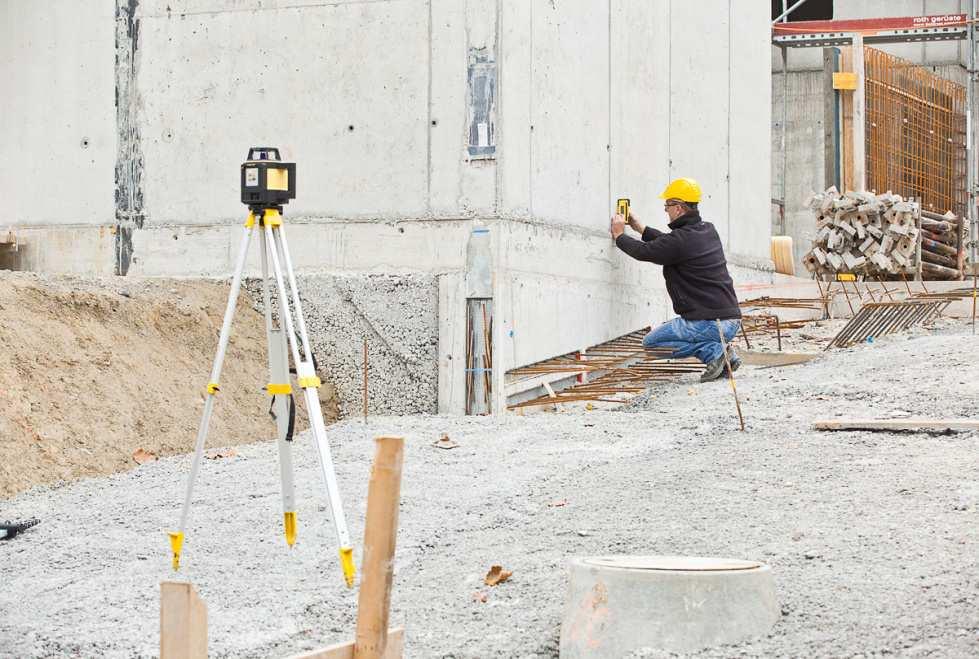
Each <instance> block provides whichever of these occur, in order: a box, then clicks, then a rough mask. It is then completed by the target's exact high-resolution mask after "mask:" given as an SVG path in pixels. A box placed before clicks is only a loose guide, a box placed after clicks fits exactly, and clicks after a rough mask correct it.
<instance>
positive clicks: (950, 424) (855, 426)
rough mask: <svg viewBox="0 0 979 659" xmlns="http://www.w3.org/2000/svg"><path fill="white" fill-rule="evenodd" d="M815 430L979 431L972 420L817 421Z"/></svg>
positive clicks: (978, 422) (977, 423) (978, 427)
mask: <svg viewBox="0 0 979 659" xmlns="http://www.w3.org/2000/svg"><path fill="white" fill-rule="evenodd" d="M813 428H815V429H816V430H881V431H888V430H924V431H928V430H979V421H974V420H972V419H835V420H832V421H817V422H816V423H815V424H813Z"/></svg>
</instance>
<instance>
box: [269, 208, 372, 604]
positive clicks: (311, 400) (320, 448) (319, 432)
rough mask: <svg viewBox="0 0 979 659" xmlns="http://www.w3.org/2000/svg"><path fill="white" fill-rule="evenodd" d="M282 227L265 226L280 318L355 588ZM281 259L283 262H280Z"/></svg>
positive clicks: (349, 581)
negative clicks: (288, 290) (298, 342)
mask: <svg viewBox="0 0 979 659" xmlns="http://www.w3.org/2000/svg"><path fill="white" fill-rule="evenodd" d="M281 230H282V226H281V224H280V225H277V226H275V227H274V228H273V227H272V226H270V224H265V239H266V244H267V245H268V253H269V255H270V256H271V257H272V271H273V273H274V275H275V283H276V286H277V291H278V294H279V316H280V318H282V319H283V320H284V321H285V328H286V334H287V336H288V339H289V346H290V348H291V351H292V356H293V361H294V362H295V364H296V375H297V379H298V381H299V386H300V387H301V388H302V390H303V397H304V399H305V401H306V411H307V413H308V415H309V423H310V427H311V429H312V431H313V438H314V440H315V442H316V450H317V454H318V455H319V462H320V471H321V472H322V473H323V480H324V481H325V482H326V490H327V498H328V499H329V502H330V510H331V511H332V513H333V525H334V528H335V529H336V534H337V544H338V545H339V547H340V565H341V567H342V568H343V576H344V579H345V580H346V582H347V585H348V586H353V582H354V575H355V568H354V562H353V548H352V547H351V546H350V534H349V532H348V531H347V521H346V518H345V517H344V514H343V507H342V505H341V503H340V488H339V486H338V484H337V477H336V471H335V470H334V466H333V454H332V452H331V451H330V443H329V441H328V440H327V438H326V426H325V424H324V423H323V413H322V411H321V409H320V399H319V392H318V388H319V386H320V380H319V378H318V377H317V376H316V370H315V368H313V362H312V353H311V350H310V348H309V340H308V337H307V336H306V335H305V333H306V332H305V330H306V322H305V320H304V319H303V316H302V306H301V304H300V302H299V292H298V290H297V288H296V284H295V282H296V279H295V275H294V273H293V271H292V267H291V265H292V262H291V260H290V259H289V255H288V252H287V251H286V250H285V249H284V245H282V244H280V243H279V242H278V241H277V240H276V238H281ZM280 255H281V258H280ZM283 262H284V263H285V264H286V267H287V274H288V277H289V284H290V286H291V288H292V300H293V306H294V310H295V314H296V317H297V319H298V320H299V326H300V329H301V332H302V334H301V336H300V338H301V340H302V341H303V351H304V352H305V356H306V359H305V360H303V359H300V356H299V347H298V346H297V345H296V332H295V329H294V327H293V324H292V313H291V312H290V310H289V307H290V305H289V296H288V295H287V294H286V287H285V282H284V279H283V275H282V272H283V268H282V265H283Z"/></svg>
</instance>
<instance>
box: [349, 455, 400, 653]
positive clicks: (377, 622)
mask: <svg viewBox="0 0 979 659" xmlns="http://www.w3.org/2000/svg"><path fill="white" fill-rule="evenodd" d="M375 442H376V444H377V450H376V452H375V454H374V466H373V467H372V468H371V480H370V484H369V486H368V489H367V520H366V523H365V526H364V556H363V559H362V562H363V566H362V572H361V574H362V576H361V581H360V596H359V598H358V600H357V636H356V642H355V645H354V659H381V658H382V657H384V655H385V646H386V645H387V640H388V615H389V609H390V604H391V583H392V581H393V578H394V549H395V543H396V541H397V534H398V504H399V502H400V500H401V466H402V464H403V462H404V438H403V437H378V438H377V439H376V440H375Z"/></svg>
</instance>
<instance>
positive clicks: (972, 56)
mask: <svg viewBox="0 0 979 659" xmlns="http://www.w3.org/2000/svg"><path fill="white" fill-rule="evenodd" d="M975 19H976V0H972V2H971V3H970V9H969V86H968V88H967V89H966V92H967V93H966V113H965V125H966V129H965V133H966V136H965V137H966V141H965V157H966V159H967V160H968V163H969V164H968V167H967V168H966V171H967V172H968V176H969V180H968V186H969V194H968V200H969V230H970V232H971V235H970V236H969V238H970V243H969V244H970V250H969V261H970V263H971V266H972V276H973V277H975V276H976V274H977V273H976V262H977V249H979V242H977V241H979V233H977V232H979V223H977V217H976V184H977V181H976V152H975V151H976V147H975V144H976V142H975V135H974V134H973V131H974V130H975V121H974V120H973V116H972V113H973V111H974V109H975V86H976V84H975V82H976V81H975V76H976V28H975Z"/></svg>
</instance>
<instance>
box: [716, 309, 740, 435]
mask: <svg viewBox="0 0 979 659" xmlns="http://www.w3.org/2000/svg"><path fill="white" fill-rule="evenodd" d="M716 322H717V336H718V338H720V339H721V349H722V350H723V354H724V366H725V367H726V368H727V375H728V377H729V378H730V381H731V393H732V394H734V406H735V407H736V408H738V422H739V423H740V424H741V432H744V417H743V416H742V415H741V402H740V401H739V400H738V387H737V386H736V385H735V384H734V371H732V370H731V360H730V359H728V356H727V342H726V341H725V340H724V330H723V328H721V321H720V319H717V321H716Z"/></svg>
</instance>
